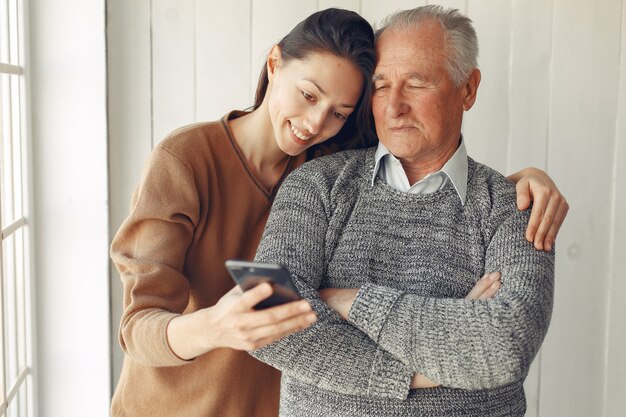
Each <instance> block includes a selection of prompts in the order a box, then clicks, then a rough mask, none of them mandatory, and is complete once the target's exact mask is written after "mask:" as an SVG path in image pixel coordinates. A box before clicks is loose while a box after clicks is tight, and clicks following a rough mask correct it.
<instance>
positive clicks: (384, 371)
mask: <svg viewBox="0 0 626 417" xmlns="http://www.w3.org/2000/svg"><path fill="white" fill-rule="evenodd" d="M412 376H413V372H412V371H411V370H410V369H409V368H408V367H407V366H406V365H405V364H404V363H402V362H401V361H399V360H398V359H396V358H395V357H394V356H393V355H391V354H390V353H388V352H386V351H384V350H382V349H378V350H377V351H376V356H375V357H374V363H373V366H372V374H371V376H370V381H369V384H368V388H367V395H368V396H372V397H380V398H395V399H398V400H406V398H407V396H408V395H409V386H410V385H411V378H412Z"/></svg>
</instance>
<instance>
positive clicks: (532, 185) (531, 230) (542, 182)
mask: <svg viewBox="0 0 626 417" xmlns="http://www.w3.org/2000/svg"><path fill="white" fill-rule="evenodd" d="M509 179H510V180H512V181H513V182H515V183H516V188H517V208H518V209H519V210H526V209H527V208H528V207H529V206H530V202H531V201H532V202H533V208H532V211H531V213H530V221H529V222H528V227H527V228H526V239H527V240H528V241H529V242H533V243H534V245H535V248H537V249H539V250H544V249H545V250H547V251H549V250H552V247H553V246H554V241H555V240H556V235H557V234H558V233H559V229H560V228H561V225H562V224H563V220H565V216H567V211H568V210H569V205H568V204H567V200H566V199H565V197H564V196H563V194H561V192H560V191H559V189H558V188H557V187H556V185H555V184H554V182H553V181H552V179H551V178H550V177H549V176H548V174H546V173H545V172H543V171H542V170H540V169H537V168H525V169H523V170H521V171H519V172H516V173H515V174H513V175H510V176H509Z"/></svg>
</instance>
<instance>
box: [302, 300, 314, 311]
mask: <svg viewBox="0 0 626 417" xmlns="http://www.w3.org/2000/svg"><path fill="white" fill-rule="evenodd" d="M300 311H311V304H309V303H307V302H306V301H305V302H302V303H300Z"/></svg>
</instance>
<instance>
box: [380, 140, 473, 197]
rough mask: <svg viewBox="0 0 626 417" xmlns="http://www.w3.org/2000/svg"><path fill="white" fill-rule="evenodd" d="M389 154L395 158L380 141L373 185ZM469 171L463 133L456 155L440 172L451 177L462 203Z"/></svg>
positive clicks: (465, 193) (465, 194) (465, 195)
mask: <svg viewBox="0 0 626 417" xmlns="http://www.w3.org/2000/svg"><path fill="white" fill-rule="evenodd" d="M387 155H390V156H391V157H393V158H395V157H394V156H393V155H392V154H391V152H389V150H388V149H387V148H386V147H385V145H383V144H382V143H381V142H380V141H379V142H378V148H376V153H375V154H374V162H375V164H374V172H373V173H372V185H374V181H375V180H376V177H377V176H378V175H379V171H380V168H381V164H382V163H383V160H384V158H385V156H387ZM467 171H468V163H467V150H466V148H465V140H464V139H463V135H461V143H460V144H459V147H458V148H457V150H456V152H454V155H452V157H451V158H450V159H448V161H447V162H446V163H445V164H444V166H443V167H442V168H441V170H440V171H438V172H443V173H444V174H446V176H447V177H448V178H449V179H450V181H451V182H452V185H453V186H454V189H455V190H456V193H457V195H458V196H459V199H460V200H461V204H462V205H465V200H466V198H467Z"/></svg>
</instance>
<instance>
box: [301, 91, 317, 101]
mask: <svg viewBox="0 0 626 417" xmlns="http://www.w3.org/2000/svg"><path fill="white" fill-rule="evenodd" d="M302 96H303V97H304V98H305V99H306V100H308V101H315V97H313V96H312V95H311V94H309V93H307V92H306V91H303V92H302Z"/></svg>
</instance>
